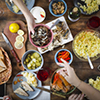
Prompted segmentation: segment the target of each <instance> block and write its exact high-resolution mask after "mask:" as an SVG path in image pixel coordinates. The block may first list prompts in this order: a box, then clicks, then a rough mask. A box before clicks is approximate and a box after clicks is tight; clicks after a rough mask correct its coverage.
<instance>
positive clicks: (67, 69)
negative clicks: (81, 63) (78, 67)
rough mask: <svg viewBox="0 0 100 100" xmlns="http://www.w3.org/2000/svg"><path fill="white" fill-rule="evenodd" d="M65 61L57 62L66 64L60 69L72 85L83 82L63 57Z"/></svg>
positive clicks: (62, 64)
mask: <svg viewBox="0 0 100 100" xmlns="http://www.w3.org/2000/svg"><path fill="white" fill-rule="evenodd" d="M61 61H62V62H63V63H57V64H58V65H61V66H64V68H62V69H61V70H59V71H58V73H60V74H61V75H62V76H63V77H65V79H66V80H67V81H68V82H69V83H70V84H72V85H74V86H76V87H78V86H79V85H80V83H81V80H80V79H79V78H78V77H77V75H76V74H75V71H74V69H73V68H72V67H71V66H70V65H69V64H68V63H67V62H66V61H65V60H63V59H61Z"/></svg>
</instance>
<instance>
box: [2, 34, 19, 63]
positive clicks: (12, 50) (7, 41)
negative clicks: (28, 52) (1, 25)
mask: <svg viewBox="0 0 100 100" xmlns="http://www.w3.org/2000/svg"><path fill="white" fill-rule="evenodd" d="M2 36H3V38H4V40H5V42H6V43H7V44H8V45H9V47H10V50H11V52H12V54H13V56H14V57H15V59H16V61H17V62H18V63H19V62H21V61H20V59H19V58H18V56H17V54H16V53H15V51H14V49H13V47H12V45H11V43H10V41H9V40H8V38H7V37H6V35H5V34H4V33H3V32H2Z"/></svg>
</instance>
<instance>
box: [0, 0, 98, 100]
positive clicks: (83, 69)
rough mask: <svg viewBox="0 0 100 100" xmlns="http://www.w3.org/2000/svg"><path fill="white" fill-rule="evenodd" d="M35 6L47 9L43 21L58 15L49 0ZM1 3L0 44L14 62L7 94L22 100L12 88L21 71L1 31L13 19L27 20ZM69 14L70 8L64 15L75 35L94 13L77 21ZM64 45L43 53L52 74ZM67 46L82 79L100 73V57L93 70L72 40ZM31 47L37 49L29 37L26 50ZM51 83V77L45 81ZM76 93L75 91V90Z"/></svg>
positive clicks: (15, 99)
mask: <svg viewBox="0 0 100 100" xmlns="http://www.w3.org/2000/svg"><path fill="white" fill-rule="evenodd" d="M35 1H36V2H35V6H41V7H43V8H44V9H45V11H46V19H45V21H44V22H43V23H47V22H50V21H52V20H54V19H56V17H54V16H52V15H51V14H50V12H49V9H48V7H49V2H48V0H42V1H41V0H35ZM65 1H66V3H67V6H68V9H69V8H70V7H72V6H73V1H72V0H65ZM0 5H1V8H3V10H4V15H3V16H0V46H1V47H3V48H4V49H5V50H6V51H7V53H8V55H9V57H10V59H11V62H12V76H11V78H10V79H9V81H8V82H7V94H8V95H11V96H12V98H13V100H21V99H20V98H18V97H17V96H16V95H15V94H14V93H13V90H12V84H11V83H12V80H13V78H14V76H15V75H16V74H17V73H18V72H20V70H19V69H18V68H17V64H16V60H15V58H14V57H13V56H12V55H11V52H10V49H9V47H8V45H7V44H6V43H5V41H4V39H3V37H2V35H1V31H2V29H4V27H5V25H6V23H7V22H8V21H12V20H22V21H25V18H24V16H23V15H17V14H14V13H12V12H11V11H10V10H9V9H8V8H7V6H6V4H5V2H4V0H0ZM67 15H68V10H67V12H66V14H65V15H64V17H65V19H66V21H67V23H68V25H69V28H70V30H71V32H72V35H73V37H74V36H75V35H76V34H77V33H78V32H79V31H81V30H83V29H86V28H87V27H86V23H87V20H88V19H89V18H90V17H92V16H93V15H91V16H85V15H81V17H80V19H79V20H78V21H77V22H74V23H73V22H70V21H69V20H68V18H67ZM94 15H97V16H99V17H100V11H99V12H98V13H96V14H94ZM61 48H62V47H58V48H56V49H54V50H53V51H51V52H47V53H45V54H43V58H44V66H46V67H49V68H50V69H51V74H52V73H53V72H54V71H55V70H56V69H58V68H59V66H57V65H56V63H55V61H54V56H53V55H55V53H56V51H57V50H59V49H61ZM65 48H66V49H68V50H70V51H71V52H72V54H73V62H72V64H71V66H72V67H73V68H74V69H75V72H76V74H77V75H78V77H79V78H80V79H81V80H85V79H87V78H88V77H90V76H93V75H100V71H99V70H98V69H97V67H98V65H100V58H99V59H97V60H96V61H93V65H94V69H93V70H91V69H90V66H89V64H88V62H83V61H81V60H79V59H78V58H77V57H76V56H75V54H74V53H73V51H72V42H70V43H67V44H66V45H65ZM30 49H35V50H36V48H35V47H34V46H32V45H31V43H30V42H29V39H28V41H27V45H26V50H30ZM49 83H50V77H49V78H48V79H47V80H46V81H45V82H43V85H49ZM74 93H75V92H74ZM56 99H57V100H64V99H63V98H60V97H57V96H54V95H51V100H56Z"/></svg>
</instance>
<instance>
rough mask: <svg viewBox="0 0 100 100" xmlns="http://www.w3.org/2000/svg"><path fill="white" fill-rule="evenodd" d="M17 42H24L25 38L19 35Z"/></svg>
mask: <svg viewBox="0 0 100 100" xmlns="http://www.w3.org/2000/svg"><path fill="white" fill-rule="evenodd" d="M16 41H20V42H23V41H24V37H23V36H20V35H18V36H17V37H16Z"/></svg>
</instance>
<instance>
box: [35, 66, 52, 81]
mask: <svg viewBox="0 0 100 100" xmlns="http://www.w3.org/2000/svg"><path fill="white" fill-rule="evenodd" d="M49 75H50V69H49V68H48V67H45V68H41V69H40V70H39V71H38V73H37V78H38V79H39V80H40V81H45V80H46V79H47V78H48V77H49Z"/></svg>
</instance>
